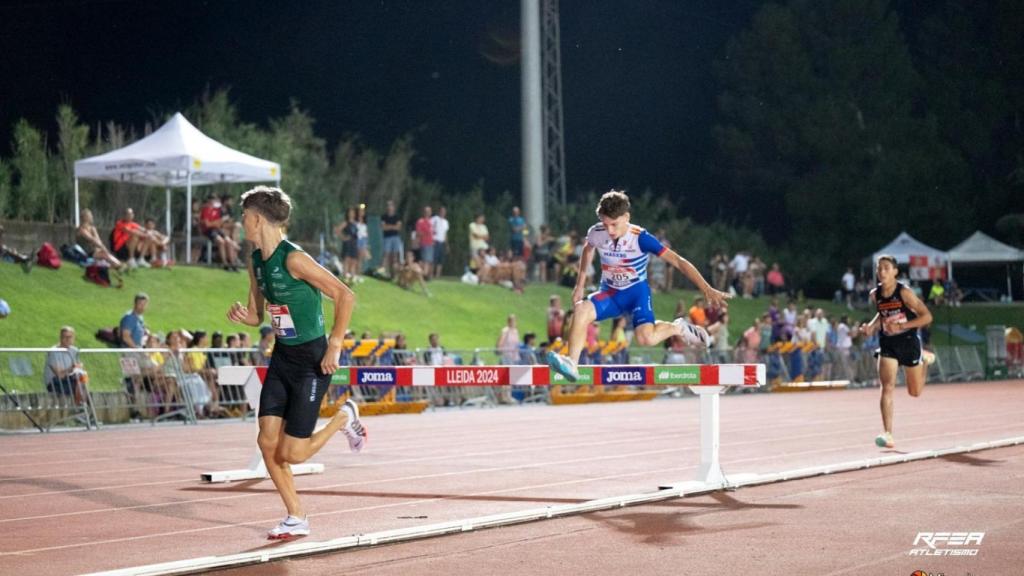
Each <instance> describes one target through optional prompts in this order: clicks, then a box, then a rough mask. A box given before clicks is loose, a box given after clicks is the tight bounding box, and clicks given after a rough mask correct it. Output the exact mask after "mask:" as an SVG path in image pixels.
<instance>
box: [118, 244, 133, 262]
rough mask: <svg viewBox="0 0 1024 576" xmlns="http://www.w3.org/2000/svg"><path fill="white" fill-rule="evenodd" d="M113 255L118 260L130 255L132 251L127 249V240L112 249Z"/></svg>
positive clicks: (126, 258)
mask: <svg viewBox="0 0 1024 576" xmlns="http://www.w3.org/2000/svg"><path fill="white" fill-rule="evenodd" d="M114 257H115V258H117V259H118V260H128V259H129V258H131V257H132V253H131V252H130V251H129V250H128V242H125V243H124V244H122V245H121V247H120V248H117V249H116V250H114Z"/></svg>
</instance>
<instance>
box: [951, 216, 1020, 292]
mask: <svg viewBox="0 0 1024 576" xmlns="http://www.w3.org/2000/svg"><path fill="white" fill-rule="evenodd" d="M1014 262H1024V251H1021V250H1018V249H1016V248H1014V247H1013V246H1008V245H1006V244H1003V243H1002V242H1000V241H999V240H996V239H995V238H993V237H991V236H989V235H988V234H985V233H984V232H982V231H980V230H979V231H977V232H975V233H974V234H971V236H970V237H969V238H967V239H966V240H964V241H963V242H961V243H959V244H957V245H956V246H955V247H953V248H952V249H950V251H949V264H948V266H949V277H950V279H952V278H953V265H954V264H1006V294H1007V295H1008V296H1009V297H1010V298H1011V299H1012V298H1013V285H1012V282H1011V281H1010V266H1009V265H1010V264H1011V263H1014Z"/></svg>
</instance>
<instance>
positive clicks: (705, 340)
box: [672, 318, 711, 349]
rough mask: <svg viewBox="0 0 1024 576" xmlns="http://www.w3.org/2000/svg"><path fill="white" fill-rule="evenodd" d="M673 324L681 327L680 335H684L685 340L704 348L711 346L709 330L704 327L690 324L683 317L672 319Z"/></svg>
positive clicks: (691, 344)
mask: <svg viewBox="0 0 1024 576" xmlns="http://www.w3.org/2000/svg"><path fill="white" fill-rule="evenodd" d="M672 325H673V326H675V327H676V328H679V332H680V334H679V335H680V336H682V338H683V341H684V342H686V343H687V344H689V345H690V346H697V347H699V348H704V349H707V348H709V347H711V337H710V336H709V335H708V331H707V330H705V329H704V328H702V327H700V326H696V325H694V324H690V323H689V322H687V321H686V320H684V319H683V318H676V319H675V320H673V321H672Z"/></svg>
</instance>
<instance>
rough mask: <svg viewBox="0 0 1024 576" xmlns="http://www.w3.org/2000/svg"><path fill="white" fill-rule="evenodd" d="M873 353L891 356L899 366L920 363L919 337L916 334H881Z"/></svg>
mask: <svg viewBox="0 0 1024 576" xmlns="http://www.w3.org/2000/svg"><path fill="white" fill-rule="evenodd" d="M875 355H876V356H882V357H883V358H893V359H895V360H896V362H898V363H899V365H900V366H917V365H918V364H920V363H921V338H919V337H918V336H917V335H916V334H915V335H911V336H903V337H899V338H886V337H884V336H883V337H882V338H881V339H880V340H879V347H878V350H877V351H876V352H875Z"/></svg>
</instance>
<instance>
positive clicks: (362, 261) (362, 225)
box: [356, 204, 370, 282]
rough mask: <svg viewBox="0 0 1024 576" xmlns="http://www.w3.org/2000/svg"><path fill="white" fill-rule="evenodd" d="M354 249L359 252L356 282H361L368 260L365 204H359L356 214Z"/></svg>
mask: <svg viewBox="0 0 1024 576" xmlns="http://www.w3.org/2000/svg"><path fill="white" fill-rule="evenodd" d="M356 248H358V250H359V260H358V262H357V264H356V282H362V281H363V272H365V271H366V261H367V260H369V259H370V229H369V228H368V227H367V226H366V204H360V205H359V211H358V212H357V213H356Z"/></svg>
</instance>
